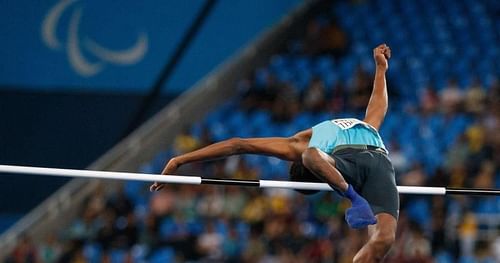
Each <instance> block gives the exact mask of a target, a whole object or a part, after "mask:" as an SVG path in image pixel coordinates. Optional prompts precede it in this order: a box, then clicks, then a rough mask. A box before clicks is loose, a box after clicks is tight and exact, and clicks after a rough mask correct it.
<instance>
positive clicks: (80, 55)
mask: <svg viewBox="0 0 500 263" xmlns="http://www.w3.org/2000/svg"><path fill="white" fill-rule="evenodd" d="M77 1H78V0H62V1H60V2H59V3H57V4H56V5H55V6H54V7H52V8H51V9H50V11H49V12H48V13H47V15H46V16H45V19H44V20H43V23H42V32H41V33H42V39H43V41H44V42H45V44H46V45H47V46H48V47H49V48H51V49H55V50H58V49H61V48H62V45H61V42H60V41H59V39H58V38H57V32H56V31H57V26H58V24H59V20H60V18H61V15H62V14H63V13H64V11H65V10H66V9H67V8H69V7H70V6H71V5H72V4H73V3H75V2H77ZM81 17H82V8H81V7H77V8H76V9H75V10H74V11H73V13H72V15H71V18H70V21H69V27H68V35H67V42H66V46H65V47H66V48H65V49H66V52H67V54H68V60H69V63H70V65H71V66H72V68H73V69H74V70H75V71H76V72H77V73H78V74H80V75H81V76H85V77H90V76H93V75H96V74H97V73H99V72H100V71H102V70H103V68H104V66H105V65H106V64H107V63H111V64H115V65H131V64H135V63H137V62H139V61H140V60H141V59H142V58H143V57H144V55H145V54H146V51H147V49H148V36H147V34H146V33H143V32H142V33H140V34H139V37H138V38H137V40H136V42H135V44H134V45H133V46H131V47H129V48H127V49H124V50H112V49H109V48H106V47H104V46H102V45H101V44H99V43H97V42H96V41H95V40H93V39H91V38H89V37H85V38H84V41H83V45H82V46H83V48H84V49H85V51H87V52H88V53H90V54H92V55H94V56H95V57H97V58H98V59H99V60H98V61H97V62H91V61H89V60H88V59H87V58H86V57H85V56H84V52H83V51H82V49H81V43H80V37H79V28H80V21H81Z"/></svg>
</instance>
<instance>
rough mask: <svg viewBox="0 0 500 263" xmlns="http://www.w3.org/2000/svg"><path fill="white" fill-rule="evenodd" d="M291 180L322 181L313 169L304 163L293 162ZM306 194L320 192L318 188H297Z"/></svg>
mask: <svg viewBox="0 0 500 263" xmlns="http://www.w3.org/2000/svg"><path fill="white" fill-rule="evenodd" d="M290 181H294V182H314V183H321V180H319V179H318V177H316V176H315V175H314V174H313V173H312V172H311V171H309V170H308V169H307V168H305V167H304V165H302V163H292V166H290ZM296 191H298V192H300V193H302V194H305V195H311V194H315V193H317V192H319V191H318V190H296Z"/></svg>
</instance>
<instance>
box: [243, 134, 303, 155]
mask: <svg viewBox="0 0 500 263" xmlns="http://www.w3.org/2000/svg"><path fill="white" fill-rule="evenodd" d="M308 136H309V137H310V131H309V130H306V131H302V132H299V133H297V134H295V135H294V136H291V137H270V138H248V139H241V143H240V147H241V149H240V151H241V152H242V153H255V154H263V155H270V156H275V157H278V158H280V159H283V160H288V161H300V160H301V156H302V152H303V151H304V150H305V148H306V147H307V142H308Z"/></svg>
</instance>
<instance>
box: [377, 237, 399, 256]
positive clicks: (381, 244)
mask: <svg viewBox="0 0 500 263" xmlns="http://www.w3.org/2000/svg"><path fill="white" fill-rule="evenodd" d="M372 240H373V242H374V243H375V244H376V247H378V248H379V250H380V252H381V253H383V254H384V255H385V253H386V252H387V251H389V249H390V248H391V247H392V245H393V244H394V242H395V241H396V235H395V233H389V232H387V233H380V232H379V233H376V234H375V235H374V236H373V237H372Z"/></svg>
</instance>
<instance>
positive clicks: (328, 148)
mask: <svg viewBox="0 0 500 263" xmlns="http://www.w3.org/2000/svg"><path fill="white" fill-rule="evenodd" d="M341 145H372V146H376V147H380V148H383V149H385V150H387V149H386V148H385V145H384V142H383V141H382V138H381V137H380V135H379V133H378V132H377V130H376V129H375V128H373V127H372V126H371V125H370V124H368V123H366V122H363V121H360V120H358V119H354V118H349V119H335V120H329V121H324V122H321V123H319V124H317V125H315V126H314V127H312V137H311V140H310V141H309V147H316V148H318V149H320V150H321V151H323V152H325V153H327V154H332V152H333V150H334V149H335V147H337V146H341Z"/></svg>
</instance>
